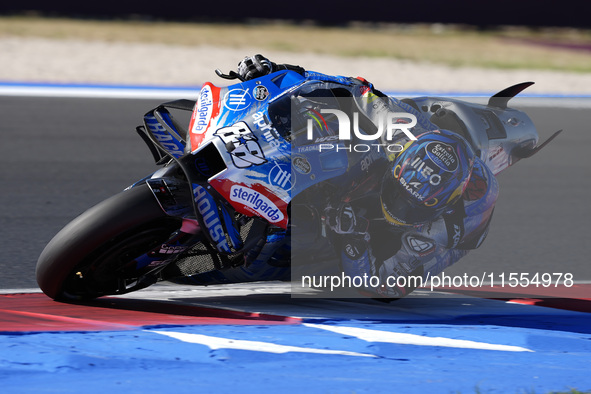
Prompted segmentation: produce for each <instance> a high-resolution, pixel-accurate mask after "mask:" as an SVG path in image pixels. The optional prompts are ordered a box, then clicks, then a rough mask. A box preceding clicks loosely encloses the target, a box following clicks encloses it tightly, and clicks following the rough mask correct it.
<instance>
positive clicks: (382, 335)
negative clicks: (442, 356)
mask: <svg viewBox="0 0 591 394" xmlns="http://www.w3.org/2000/svg"><path fill="white" fill-rule="evenodd" d="M304 326H306V327H311V328H319V329H321V330H327V331H332V332H336V333H338V334H342V335H347V336H354V337H357V338H359V339H362V340H364V341H367V342H386V343H397V344H400V345H416V346H440V347H453V348H462V349H479V350H498V351H503V352H533V350H530V349H526V348H523V347H519V346H509V345H496V344H492V343H484V342H475V341H467V340H464V339H451V338H442V337H425V336H422V335H415V334H403V333H398V332H390V331H379V330H368V329H366V328H358V327H342V326H328V325H324V324H310V323H304Z"/></svg>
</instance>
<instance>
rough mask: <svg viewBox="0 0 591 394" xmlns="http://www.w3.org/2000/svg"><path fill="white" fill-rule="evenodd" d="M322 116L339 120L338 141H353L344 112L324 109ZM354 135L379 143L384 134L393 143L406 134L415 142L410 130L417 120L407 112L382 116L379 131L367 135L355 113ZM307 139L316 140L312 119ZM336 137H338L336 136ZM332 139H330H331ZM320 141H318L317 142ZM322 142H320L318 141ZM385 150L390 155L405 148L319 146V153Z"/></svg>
mask: <svg viewBox="0 0 591 394" xmlns="http://www.w3.org/2000/svg"><path fill="white" fill-rule="evenodd" d="M320 113H321V114H332V115H334V116H335V117H336V118H337V121H338V125H339V135H338V139H339V140H340V141H350V140H351V137H352V136H351V121H350V120H349V116H348V115H347V114H346V113H345V112H343V111H339V110H336V109H326V108H323V109H321V110H320ZM352 123H353V127H352V129H353V133H354V135H355V137H357V138H358V139H359V140H361V141H377V140H384V132H385V133H386V135H385V140H386V141H391V140H392V139H393V137H394V135H395V134H396V133H404V134H405V135H406V137H408V139H410V140H412V141H415V140H416V139H417V137H415V136H414V135H413V134H412V132H411V131H410V129H412V128H413V127H414V126H416V124H417V118H416V116H414V115H413V114H410V113H407V112H388V113H386V114H385V115H382V116H380V117H379V119H378V122H377V123H378V124H377V131H376V132H375V133H374V134H366V133H364V132H361V131H360V130H359V113H358V112H354V113H353V122H352ZM307 137H308V140H313V139H314V124H313V121H312V119H308V120H307ZM335 137H336V136H335ZM329 138H330V137H329ZM317 141H318V140H317ZM318 142H320V141H318ZM382 148H383V149H384V150H385V151H386V152H388V153H398V152H401V151H402V150H403V146H402V145H400V144H387V143H386V144H383V143H382V144H376V143H374V144H354V145H347V146H345V145H341V144H336V145H335V144H329V143H322V144H320V146H319V148H318V149H319V151H320V152H322V151H323V150H324V151H326V150H333V149H336V150H337V151H339V150H346V151H348V152H358V153H363V152H369V151H370V150H374V149H377V150H378V151H380V150H381V149H382Z"/></svg>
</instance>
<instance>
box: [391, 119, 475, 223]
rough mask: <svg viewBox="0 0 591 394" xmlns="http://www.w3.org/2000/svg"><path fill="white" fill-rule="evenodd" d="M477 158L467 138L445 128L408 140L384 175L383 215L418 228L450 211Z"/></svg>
mask: <svg viewBox="0 0 591 394" xmlns="http://www.w3.org/2000/svg"><path fill="white" fill-rule="evenodd" d="M474 157H475V156H474V151H473V150H472V148H471V147H470V145H469V144H468V142H467V141H466V140H465V139H464V138H462V137H461V136H459V135H457V134H454V133H452V132H449V131H446V130H435V131H432V132H428V133H425V134H422V135H420V136H419V137H418V138H417V139H416V140H415V141H411V142H409V144H407V145H406V149H404V150H403V151H402V152H401V153H400V154H399V155H398V156H397V157H396V159H395V160H394V162H393V163H392V166H391V167H389V169H388V170H387V171H386V173H385V174H384V178H383V181H382V189H381V195H380V199H381V204H382V213H383V215H384V218H385V219H386V220H387V221H388V222H389V223H390V224H392V225H394V226H397V227H407V226H415V227H416V226H420V225H422V224H425V223H428V222H431V221H433V220H435V219H436V218H437V217H439V216H440V215H441V214H442V213H444V212H446V211H448V210H450V209H451V207H452V206H453V204H454V203H455V202H457V201H458V200H459V199H460V198H461V196H462V194H463V192H464V189H465V188H466V186H467V184H468V180H469V179H470V175H471V173H472V166H473V164H474Z"/></svg>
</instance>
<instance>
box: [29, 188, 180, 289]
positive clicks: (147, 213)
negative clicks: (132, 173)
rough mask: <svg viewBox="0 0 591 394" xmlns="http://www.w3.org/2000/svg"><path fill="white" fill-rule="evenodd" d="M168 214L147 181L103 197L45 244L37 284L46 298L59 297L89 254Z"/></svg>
mask: <svg viewBox="0 0 591 394" xmlns="http://www.w3.org/2000/svg"><path fill="white" fill-rule="evenodd" d="M167 217H169V216H167V215H166V213H165V212H164V211H163V210H162V208H161V207H160V205H159V204H158V202H157V201H156V198H155V197H154V195H153V193H152V191H151V190H150V188H149V187H148V185H146V184H141V185H138V186H136V187H133V188H131V189H128V190H125V191H123V192H121V193H119V194H117V195H115V196H113V197H111V198H109V199H107V200H104V201H103V202H101V203H99V204H97V205H95V206H94V207H92V208H90V209H89V210H87V211H86V212H84V213H83V214H82V215H80V216H78V217H77V218H76V219H74V220H73V221H71V222H70V223H69V224H68V225H66V226H65V227H64V228H63V229H62V230H61V231H60V232H59V233H57V234H56V236H55V237H54V238H53V239H52V240H51V241H50V242H49V243H48V244H47V246H46V247H45V249H44V250H43V252H42V253H41V255H40V256H39V259H38V261H37V267H36V278H37V284H38V285H39V287H40V288H41V290H42V291H43V292H44V293H45V294H47V295H48V296H49V297H51V298H54V299H57V298H60V297H61V295H62V288H63V284H64V282H65V280H66V279H67V277H68V276H69V275H70V273H71V272H72V270H73V269H74V268H75V267H76V266H77V265H78V264H80V262H82V261H83V260H84V259H85V258H86V257H87V256H88V255H89V254H91V253H92V252H93V251H95V250H96V249H97V248H99V247H101V246H102V245H103V244H105V243H106V242H108V241H109V240H111V239H113V238H115V237H117V236H118V235H120V234H123V233H124V232H128V231H130V230H132V229H134V228H136V227H139V226H143V225H145V224H147V223H150V222H153V221H155V220H158V219H163V218H167Z"/></svg>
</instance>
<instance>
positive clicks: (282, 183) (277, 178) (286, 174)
mask: <svg viewBox="0 0 591 394" xmlns="http://www.w3.org/2000/svg"><path fill="white" fill-rule="evenodd" d="M268 181H269V184H270V185H272V186H277V187H280V188H282V189H283V190H285V191H290V190H291V187H292V181H291V166H290V165H289V164H284V163H275V165H274V166H273V168H271V171H269V176H268Z"/></svg>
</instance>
